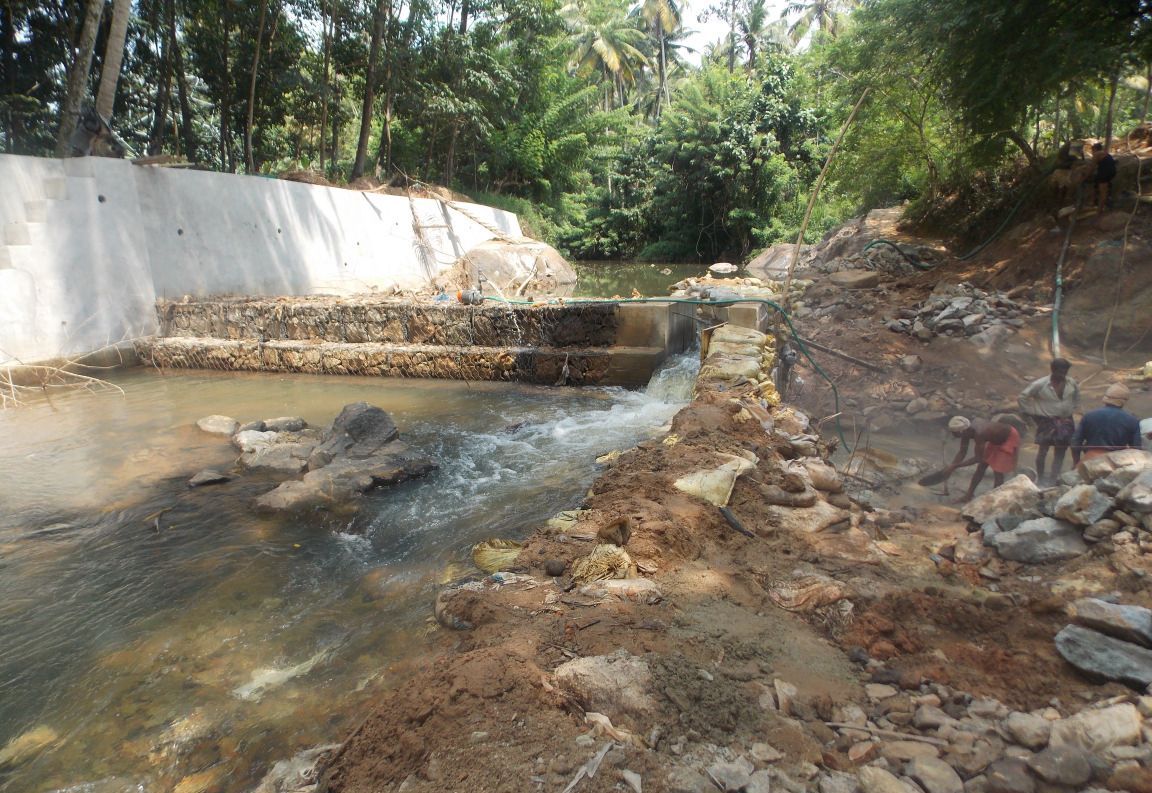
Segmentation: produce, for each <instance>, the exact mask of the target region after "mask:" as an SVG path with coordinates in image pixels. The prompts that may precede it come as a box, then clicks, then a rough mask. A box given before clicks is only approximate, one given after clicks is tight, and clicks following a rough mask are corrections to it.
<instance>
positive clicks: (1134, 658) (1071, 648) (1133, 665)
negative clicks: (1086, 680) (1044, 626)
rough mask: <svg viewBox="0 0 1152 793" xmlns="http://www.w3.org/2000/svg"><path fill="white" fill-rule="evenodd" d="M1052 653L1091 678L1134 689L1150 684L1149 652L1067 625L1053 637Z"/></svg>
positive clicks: (1101, 634)
mask: <svg viewBox="0 0 1152 793" xmlns="http://www.w3.org/2000/svg"><path fill="white" fill-rule="evenodd" d="M1056 650H1057V651H1058V652H1059V653H1060V655H1061V656H1062V657H1063V658H1064V660H1065V661H1067V662H1068V663H1070V664H1072V666H1074V667H1076V668H1077V669H1079V670H1080V671H1082V672H1085V673H1087V674H1088V675H1091V676H1092V677H1095V678H1104V679H1105V680H1116V681H1118V682H1121V683H1127V684H1128V685H1131V686H1135V687H1138V688H1145V687H1146V686H1147V685H1148V684H1149V683H1152V650H1149V649H1147V648H1144V647H1140V646H1139V645H1136V644H1132V643H1131V642H1125V641H1121V640H1120V639H1114V638H1112V637H1111V636H1106V635H1104V634H1103V633H1099V632H1097V631H1093V630H1089V629H1088V628H1082V627H1080V626H1079V625H1069V626H1067V627H1066V628H1064V630H1062V631H1060V632H1059V633H1058V634H1056Z"/></svg>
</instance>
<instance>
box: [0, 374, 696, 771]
mask: <svg viewBox="0 0 1152 793" xmlns="http://www.w3.org/2000/svg"><path fill="white" fill-rule="evenodd" d="M694 366H695V364H694V361H693V360H692V358H691V357H690V356H689V357H685V358H681V359H676V361H674V362H673V363H672V365H670V366H669V367H667V368H665V369H664V370H662V371H661V372H660V373H658V374H657V376H656V377H655V378H654V379H653V382H652V384H650V386H649V387H648V389H646V390H645V391H643V392H628V391H624V390H620V389H582V390H578V389H549V388H539V387H534V386H518V385H507V384H490V383H480V384H475V383H473V384H468V383H458V382H442V381H428V380H407V381H396V380H380V379H370V378H352V377H343V378H334V377H316V376H303V375H302V376H275V375H257V374H246V373H183V374H166V375H161V374H159V373H155V372H151V371H148V370H143V369H140V370H132V371H129V372H125V373H121V374H117V375H115V376H114V379H115V382H116V383H117V384H119V385H120V386H122V387H123V389H124V391H125V393H124V394H123V395H119V394H114V393H103V394H88V393H74V394H69V395H66V396H57V397H55V398H54V399H53V400H51V401H48V400H44V401H41V402H37V403H34V404H30V405H26V406H24V407H21V408H18V409H14V410H7V411H0V790H3V791H6V792H7V791H50V790H64V789H67V790H74V791H87V792H88V793H111V792H112V791H121V790H124V791H127V790H133V791H163V790H172V789H179V790H203V789H213V790H228V791H231V790H247V789H249V788H251V786H252V785H253V783H254V782H255V781H256V780H258V779H259V777H260V776H261V775H262V773H263V772H264V771H265V770H266V769H267V768H268V766H269V765H270V763H272V762H274V761H275V760H277V759H280V758H286V757H288V756H290V755H292V754H293V753H295V752H296V751H298V750H300V749H302V748H305V747H308V746H312V745H315V744H318V743H324V742H329V741H332V740H333V739H339V738H340V737H341V736H342V735H343V734H345V733H346V732H347V730H348V729H350V727H351V726H354V722H355V720H356V719H357V718H358V717H359V715H362V712H363V708H364V706H365V702H366V700H367V699H368V698H369V697H370V696H371V694H372V693H373V692H374V691H378V690H380V689H381V688H382V687H385V686H388V685H389V684H390V681H394V680H395V679H396V677H397V675H398V674H399V673H400V672H399V670H402V669H404V668H412V667H413V666H414V665H418V664H419V663H421V660H420V659H419V658H416V659H413V658H412V656H411V653H412V652H413V651H414V650H415V649H416V648H418V647H419V646H420V641H419V640H420V639H421V637H422V636H424V635H425V634H426V633H427V632H428V631H431V630H435V627H434V623H431V624H430V620H429V617H430V612H431V603H432V600H433V598H434V595H435V591H436V588H437V586H438V585H440V584H441V583H442V582H443V581H445V580H447V579H449V578H451V577H453V576H459V575H461V574H465V573H467V572H468V571H469V570H470V564H469V562H468V551H469V549H470V547H471V545H472V544H473V543H475V542H477V541H479V540H482V539H485V538H487V537H492V536H498V537H511V538H519V537H523V536H524V535H526V534H527V533H528V532H529V531H530V530H531V529H532V528H533V527H534V526H535V525H538V524H539V523H540V522H542V521H543V520H545V519H546V518H548V517H549V516H551V515H552V514H554V513H556V512H557V511H559V510H562V509H566V508H571V507H573V506H574V505H576V504H578V503H579V501H580V499H581V497H582V495H583V493H584V492H585V491H586V489H587V487H588V485H589V484H590V483H591V481H592V479H593V478H594V476H595V474H596V466H595V464H594V458H595V456H597V455H598V454H601V453H604V452H607V451H610V450H611V449H614V448H627V447H629V446H631V445H633V444H635V443H636V442H637V441H638V440H641V439H642V438H644V437H646V436H648V435H651V434H652V433H654V432H655V431H657V430H658V428H659V427H661V426H662V425H664V424H665V423H666V422H667V421H668V420H669V419H670V418H671V416H672V415H673V414H674V413H675V411H676V410H677V409H678V408H679V407H680V406H681V405H682V404H684V403H685V402H686V401H687V399H688V396H689V394H690V392H691V384H692V381H693V378H694ZM359 400H365V401H368V402H371V403H373V404H376V405H379V406H381V407H383V408H384V409H385V410H387V411H389V412H390V413H391V414H392V415H393V417H394V418H395V420H396V422H397V425H398V426H399V428H400V431H401V434H402V437H403V439H404V440H405V441H406V442H407V443H408V444H409V445H410V446H411V447H413V448H414V449H416V450H418V451H420V452H422V453H424V454H425V455H427V456H430V457H432V458H434V459H435V460H437V461H438V462H439V463H440V466H441V467H440V469H439V470H438V471H437V472H435V473H434V474H432V475H431V476H429V477H428V478H425V479H421V480H416V481H412V482H408V483H405V484H402V485H400V486H399V487H397V488H394V489H391V490H383V491H378V492H376V493H374V494H372V495H370V497H369V498H367V499H366V502H365V504H364V508H363V509H362V510H361V511H360V512H359V514H357V515H355V516H343V517H336V516H331V515H311V516H306V517H295V518H285V517H263V516H259V515H257V514H256V513H255V512H253V510H252V509H251V503H252V499H253V498H254V497H255V496H256V495H258V494H259V493H261V492H264V491H266V490H268V489H270V488H271V486H272V485H271V481H270V480H268V479H265V478H262V477H260V476H257V475H254V474H245V475H242V476H239V477H237V478H236V479H234V480H233V481H232V482H229V483H227V484H224V485H219V486H212V487H204V488H199V489H196V490H190V489H188V488H187V487H186V485H185V482H186V481H187V479H188V477H189V476H191V475H192V474H193V473H195V472H196V471H198V470H200V469H202V468H205V467H217V468H222V469H225V470H227V469H229V468H230V467H231V466H232V465H233V462H234V460H235V457H236V454H235V452H234V451H233V450H232V449H231V448H230V447H229V445H228V443H227V441H226V440H225V439H223V438H222V437H221V436H214V435H208V434H207V433H203V432H201V431H199V430H198V429H197V428H196V427H195V421H196V419H197V418H200V417H201V416H204V415H208V414H212V413H222V414H226V415H231V416H235V417H236V418H238V419H240V420H242V421H244V420H250V419H254V418H271V417H275V416H284V415H300V416H303V417H304V418H305V419H307V420H308V421H309V423H311V424H314V425H323V424H324V423H326V422H328V421H330V420H331V418H332V417H333V416H335V415H336V413H338V412H339V410H340V408H341V407H342V406H343V405H344V404H347V403H349V402H355V401H359Z"/></svg>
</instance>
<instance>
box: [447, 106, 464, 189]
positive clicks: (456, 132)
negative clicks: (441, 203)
mask: <svg viewBox="0 0 1152 793" xmlns="http://www.w3.org/2000/svg"><path fill="white" fill-rule="evenodd" d="M459 138H460V122H458V121H453V122H452V132H451V134H450V135H449V137H448V156H447V157H446V158H445V163H444V186H445V187H449V188H450V187H452V180H453V179H455V178H456V141H457V140H459Z"/></svg>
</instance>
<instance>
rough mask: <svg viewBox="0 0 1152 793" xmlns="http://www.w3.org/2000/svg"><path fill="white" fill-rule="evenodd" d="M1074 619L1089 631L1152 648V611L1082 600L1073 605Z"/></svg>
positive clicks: (1087, 599) (1092, 599)
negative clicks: (1089, 629)
mask: <svg viewBox="0 0 1152 793" xmlns="http://www.w3.org/2000/svg"><path fill="white" fill-rule="evenodd" d="M1072 619H1073V621H1075V622H1076V624H1077V625H1082V626H1084V627H1085V628H1091V629H1092V630H1094V631H1099V632H1100V633H1105V634H1107V635H1109V636H1114V637H1115V638H1117V639H1121V640H1123V641H1126V642H1133V643H1134V644H1141V645H1143V646H1145V647H1152V610H1149V609H1146V608H1142V607H1140V606H1121V605H1118V604H1116V603H1106V602H1104V601H1103V600H1097V599H1096V598H1081V599H1080V600H1077V601H1076V602H1075V603H1073V604H1072Z"/></svg>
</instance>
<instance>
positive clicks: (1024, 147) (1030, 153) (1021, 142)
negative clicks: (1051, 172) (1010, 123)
mask: <svg viewBox="0 0 1152 793" xmlns="http://www.w3.org/2000/svg"><path fill="white" fill-rule="evenodd" d="M1004 136H1005V137H1006V138H1008V140H1010V141H1012V142H1013V143H1015V144H1016V146H1017V148H1019V149H1020V151H1022V152H1024V156H1025V157H1027V158H1028V164H1029V165H1030V166H1032V167H1033V168H1035V167H1036V165H1037V161H1038V159H1039V158H1037V156H1036V150H1035V149H1033V148H1032V147H1031V146H1030V145H1029V144H1028V141H1027V140H1025V139H1024V136H1023V135H1021V134H1020V133H1019V132H1017V131H1016V130H1014V129H1010V130H1008V131H1007V132H1005V133H1004Z"/></svg>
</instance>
